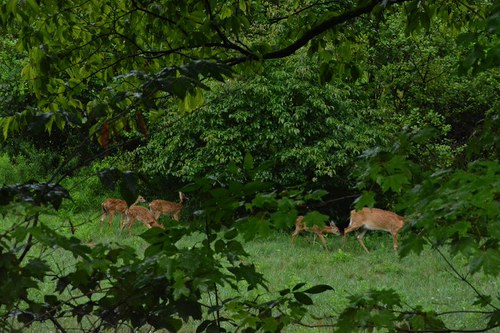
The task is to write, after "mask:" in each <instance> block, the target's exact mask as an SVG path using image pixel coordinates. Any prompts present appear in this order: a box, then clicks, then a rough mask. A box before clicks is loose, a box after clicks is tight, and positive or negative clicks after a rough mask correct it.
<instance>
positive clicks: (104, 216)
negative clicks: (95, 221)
mask: <svg viewBox="0 0 500 333" xmlns="http://www.w3.org/2000/svg"><path fill="white" fill-rule="evenodd" d="M107 215H108V213H106V211H105V210H104V208H103V209H102V215H101V225H102V223H103V222H104V220H105V219H106V216H107Z"/></svg>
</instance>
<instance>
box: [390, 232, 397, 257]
mask: <svg viewBox="0 0 500 333" xmlns="http://www.w3.org/2000/svg"><path fill="white" fill-rule="evenodd" d="M391 234H392V244H393V247H394V252H396V253H397V252H398V233H397V232H394V231H393V232H391Z"/></svg>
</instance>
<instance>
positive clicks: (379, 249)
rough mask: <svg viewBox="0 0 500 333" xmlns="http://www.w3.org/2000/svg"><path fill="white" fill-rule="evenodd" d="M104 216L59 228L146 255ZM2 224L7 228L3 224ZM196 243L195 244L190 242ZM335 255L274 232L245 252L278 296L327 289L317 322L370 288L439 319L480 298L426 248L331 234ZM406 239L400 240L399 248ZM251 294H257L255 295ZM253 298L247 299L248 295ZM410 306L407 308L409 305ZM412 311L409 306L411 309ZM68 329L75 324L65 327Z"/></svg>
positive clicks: (55, 258) (462, 318)
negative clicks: (305, 288) (417, 250)
mask: <svg viewBox="0 0 500 333" xmlns="http://www.w3.org/2000/svg"><path fill="white" fill-rule="evenodd" d="M99 218H100V211H99V209H96V210H95V211H92V212H85V213H78V214H74V213H71V212H69V211H68V212H67V213H66V215H65V214H64V213H63V214H62V221H69V220H71V222H72V224H73V225H75V227H76V234H75V236H76V237H78V238H80V239H82V241H83V242H84V243H87V244H96V243H102V242H117V243H120V244H124V245H129V246H133V247H135V248H137V249H139V251H143V250H144V249H145V248H146V246H147V244H146V243H145V242H144V241H143V240H142V239H141V238H140V237H138V235H139V234H140V233H141V232H142V231H144V230H145V229H144V226H143V225H142V224H141V223H136V224H135V225H134V227H133V235H132V236H129V235H128V233H127V232H126V231H125V232H123V233H120V231H119V227H118V226H119V218H118V217H115V220H114V224H113V226H112V227H111V228H109V227H108V225H107V223H106V222H105V223H104V224H103V225H102V226H101V225H100V223H99ZM48 219H49V220H48V221H47V218H45V220H43V219H42V221H45V222H48V223H49V224H51V225H63V227H60V228H59V230H58V231H59V232H61V233H64V234H68V235H69V227H68V223H61V219H60V217H49V218H48ZM4 225H5V224H4ZM193 238H197V239H193ZM198 240H199V237H196V236H193V237H192V238H188V239H186V240H183V243H184V245H185V246H190V245H192V244H194V243H195V242H196V241H198ZM327 242H328V245H329V247H330V249H331V252H326V251H325V250H324V249H323V247H322V246H321V243H319V242H316V243H314V244H313V243H312V242H311V240H310V238H304V237H297V239H296V241H295V244H292V243H291V241H290V234H288V233H284V232H276V233H273V234H272V235H271V236H269V237H267V238H260V239H257V240H254V241H251V242H248V243H247V244H246V245H245V249H246V250H247V251H248V253H249V254H250V257H249V258H248V259H247V260H249V261H251V262H252V263H254V264H255V265H256V267H257V270H258V271H259V272H261V273H263V274H264V276H265V278H266V280H267V281H268V285H269V289H270V292H271V295H270V296H273V295H272V294H273V293H276V292H278V291H279V290H281V289H283V288H286V287H292V286H294V285H295V284H297V283H299V282H307V283H308V284H309V285H316V284H329V285H331V286H332V287H334V291H328V292H325V293H322V294H319V295H313V300H314V302H315V304H314V306H313V307H312V308H311V314H312V315H314V316H319V317H329V316H334V317H335V316H336V314H338V312H340V311H341V310H342V309H343V307H345V306H346V305H347V304H348V300H347V297H348V296H349V295H354V294H359V293H365V292H366V291H368V290H369V289H370V288H377V289H383V288H386V289H387V288H392V289H394V290H395V291H396V292H397V293H399V294H400V295H401V296H402V298H403V302H404V303H405V304H408V305H412V306H414V305H421V306H423V308H424V309H432V310H435V311H436V312H444V311H453V310H471V309H473V307H472V306H471V304H472V303H473V299H474V298H475V294H474V292H473V290H472V289H471V288H469V287H468V286H467V285H466V284H465V283H464V282H463V281H461V280H460V279H458V278H457V277H456V276H455V275H454V274H453V273H452V272H451V270H450V268H449V267H448V266H447V265H446V263H445V261H444V260H443V259H442V258H441V257H440V256H439V254H438V253H436V252H435V251H433V250H431V249H426V250H425V251H424V252H423V253H422V254H421V255H419V256H417V255H410V256H408V257H406V258H403V259H400V258H399V257H398V256H397V255H395V254H394V252H393V250H392V239H391V237H390V236H389V235H388V234H386V233H373V232H372V233H368V234H367V235H366V237H365V243H366V246H367V247H368V249H370V250H371V252H370V253H369V254H366V253H365V252H364V250H363V249H362V248H361V247H360V246H359V244H358V243H357V242H356V240H355V236H354V235H351V236H350V237H349V238H348V241H347V248H346V252H343V251H341V250H340V249H341V247H342V239H341V237H335V236H332V235H329V237H328V238H327ZM403 242H404V237H402V238H401V243H403ZM43 256H44V257H45V258H46V259H47V260H49V261H51V262H52V264H53V265H54V267H58V269H60V270H61V271H68V270H71V269H72V263H73V259H72V257H71V256H70V255H69V254H68V253H66V252H63V251H61V250H53V249H44V252H43ZM453 263H454V265H456V267H457V268H459V269H460V271H461V272H465V271H466V267H465V262H464V261H463V260H461V259H460V258H459V257H457V258H454V259H453ZM469 279H470V281H471V282H472V283H473V284H474V285H475V286H476V287H477V288H478V290H479V291H481V292H482V293H484V294H490V295H493V296H497V295H498V291H499V290H500V288H499V287H500V280H499V279H498V278H491V277H486V276H484V275H483V274H476V275H474V276H472V277H469ZM52 288H53V285H51V283H50V282H47V285H46V286H45V287H44V288H42V289H41V290H40V291H33V293H32V295H33V296H34V297H40V298H42V297H43V294H44V293H45V292H47V293H51V292H52ZM220 292H221V296H222V298H225V297H231V296H234V295H235V294H236V293H235V291H233V290H230V289H228V288H222V289H221V290H220ZM252 295H253V294H252ZM249 296H250V295H249ZM405 307H406V306H405ZM406 308H407V309H409V307H406ZM442 319H444V320H445V321H446V322H447V323H449V324H450V325H451V326H452V327H453V328H456V329H466V328H468V329H470V328H480V327H482V326H483V325H484V324H483V323H484V319H482V318H481V317H480V316H478V315H473V314H471V315H463V314H460V315H448V316H446V317H443V318H442ZM305 323H307V324H310V325H317V324H331V323H332V322H331V321H329V320H324V321H321V322H318V321H317V320H315V319H313V318H312V317H308V318H306V320H305ZM68 325H71V324H68ZM41 326H42V327H40V326H37V327H36V328H35V329H34V330H33V332H35V331H40V330H42V331H43V330H47V329H48V330H52V329H53V326H52V325H51V324H50V323H47V324H41ZM195 327H196V323H191V324H188V325H187V326H186V328H185V329H184V330H183V331H182V332H192V331H194V329H195ZM331 330H332V329H331V328H325V329H319V328H315V329H313V330H311V329H306V328H304V327H302V326H300V325H293V326H290V327H288V328H287V329H286V332H311V331H314V332H331Z"/></svg>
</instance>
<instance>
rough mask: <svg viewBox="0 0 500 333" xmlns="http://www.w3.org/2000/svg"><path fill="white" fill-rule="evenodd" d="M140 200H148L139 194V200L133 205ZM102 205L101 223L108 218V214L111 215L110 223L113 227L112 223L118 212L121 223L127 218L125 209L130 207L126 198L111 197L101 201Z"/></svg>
mask: <svg viewBox="0 0 500 333" xmlns="http://www.w3.org/2000/svg"><path fill="white" fill-rule="evenodd" d="M138 202H146V200H144V198H143V197H142V196H140V195H139V196H138V197H137V200H136V201H135V202H134V203H133V204H132V205H136V204H137V203H138ZM101 207H102V216H101V225H102V223H103V222H104V220H105V219H106V216H108V215H109V221H108V224H109V226H110V227H111V224H113V218H114V217H115V214H116V213H118V214H120V225H122V224H123V222H124V219H125V211H126V210H127V208H128V205H127V202H126V201H125V200H121V199H113V198H109V199H106V200H104V201H103V202H102V203H101Z"/></svg>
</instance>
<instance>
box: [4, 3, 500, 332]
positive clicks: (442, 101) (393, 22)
mask: <svg viewBox="0 0 500 333" xmlns="http://www.w3.org/2000/svg"><path fill="white" fill-rule="evenodd" d="M0 3H1V8H0V13H1V14H0V18H1V19H0V22H1V29H0V32H1V35H0V45H1V48H0V66H1V71H0V95H1V97H2V98H1V99H0V128H1V129H2V135H3V140H4V141H3V142H2V143H1V147H2V150H1V153H0V183H1V184H2V188H1V190H0V214H1V215H2V217H3V219H4V220H5V221H4V222H3V223H2V227H1V229H0V230H1V231H0V249H1V251H0V279H1V280H2V281H3V282H2V285H1V287H0V294H2V295H4V296H3V297H2V299H1V300H0V323H1V326H2V330H5V331H16V330H17V331H24V330H26V329H28V328H29V327H33V326H34V327H35V328H34V330H36V329H37V326H36V325H41V324H44V325H52V326H51V327H52V328H53V329H57V330H59V331H61V332H66V331H70V330H71V328H74V327H78V330H81V331H89V332H90V331H92V332H94V331H95V332H97V331H100V330H106V329H110V328H113V329H122V330H125V331H126V330H127V329H130V330H133V329H142V330H147V329H148V328H154V329H162V328H163V329H167V330H169V331H179V330H182V329H184V330H185V331H190V330H198V331H205V330H206V331H210V332H221V331H242V332H253V331H266V332H275V331H282V330H287V329H288V330H290V329H291V328H290V327H293V326H294V325H295V326H297V325H298V324H299V326H300V327H301V328H303V329H306V330H307V327H310V328H311V329H318V328H319V327H326V329H332V330H339V331H362V330H367V331H370V330H373V329H378V330H381V331H405V332H448V331H463V332H466V331H475V332H477V331H488V330H494V329H498V327H499V326H500V311H499V306H500V304H499V294H498V290H497V291H496V292H495V289H494V288H493V292H485V291H482V290H481V288H480V287H478V286H477V285H476V284H475V283H476V282H477V281H484V279H486V281H488V283H487V284H489V285H490V286H498V273H499V267H500V256H499V254H498V253H499V238H500V233H499V230H500V218H499V217H500V209H499V204H498V198H499V188H500V184H499V179H500V178H499V166H498V151H499V135H498V134H499V133H498V129H499V128H500V126H499V125H500V124H499V122H500V119H499V113H498V109H499V104H500V101H499V96H500V94H499V93H500V82H499V78H500V72H499V68H498V64H500V39H499V38H498V35H499V32H500V2H499V1H472V0H470V1H468V0H462V1H451V0H450V1H414V0H413V1H410V0H407V1H404V0H399V1H387V0H384V1H374V0H372V1H367V0H360V1H351V0H350V1H347V0H346V1H325V2H317V1H303V2H298V1H286V2H277V1H244V0H240V1H225V2H219V1H196V0H191V1H183V2H181V3H177V2H176V1H125V0H108V1H99V2H98V1H65V2H52V3H43V2H39V1H33V0H26V1H6V0H4V1H1V2H0ZM34 18H36V19H34ZM180 190H181V191H183V192H185V193H186V194H187V195H188V197H190V200H189V202H188V204H186V207H185V209H184V211H183V215H182V223H180V224H173V223H171V221H170V220H162V221H163V222H164V223H167V222H168V223H167V224H168V227H167V228H166V230H165V231H162V230H159V229H151V230H148V231H146V232H144V233H141V235H140V238H139V237H137V236H135V237H136V238H137V240H131V239H133V238H127V237H125V236H124V235H118V234H114V233H113V232H112V231H111V234H110V235H111V236H110V237H111V238H98V237H97V238H96V237H95V236H94V235H93V234H96V233H100V234H102V233H106V232H108V233H109V232H110V231H109V230H108V231H104V230H106V229H103V228H102V227H101V228H100V229H98V228H99V222H98V219H99V215H100V203H101V202H102V201H103V200H104V199H105V198H106V197H121V198H124V199H125V200H127V202H129V203H132V202H133V201H134V200H135V198H136V197H137V195H139V194H140V195H143V196H144V197H146V198H148V200H152V199H155V198H163V199H169V200H175V199H176V197H177V192H178V191H180ZM362 206H377V207H380V208H384V209H389V210H392V211H396V212H398V213H399V214H401V215H404V216H405V217H407V218H408V221H409V222H408V223H407V225H406V228H405V230H404V231H403V232H402V233H401V238H402V239H401V249H400V251H399V256H400V257H401V258H402V259H401V260H403V259H404V258H406V257H409V256H414V257H413V258H419V257H422V256H428V255H430V256H434V255H436V256H437V257H438V258H441V260H442V262H444V263H445V264H446V265H448V269H449V270H450V272H451V273H452V275H453V276H455V278H458V279H459V280H460V281H461V282H462V283H463V286H464V288H468V289H470V290H472V293H473V295H474V296H472V297H470V299H468V300H467V301H468V303H467V304H468V305H470V307H465V308H464V307H463V306H462V307H461V308H456V309H453V310H449V311H448V312H450V313H454V314H457V313H459V314H463V315H470V314H475V315H477V318H476V319H475V320H474V321H471V322H470V321H465V322H461V323H460V324H459V325H460V327H456V326H454V325H456V324H457V323H456V322H453V321H448V320H446V319H443V315H444V314H443V313H439V312H438V311H437V310H436V309H433V308H432V307H430V308H429V307H428V306H427V307H422V306H420V305H419V304H417V303H411V300H412V297H410V298H408V297H407V295H404V294H403V295H402V294H401V292H396V291H395V290H394V289H384V288H377V286H373V288H367V289H365V290H363V291H361V292H360V293H356V294H355V295H351V296H350V297H349V298H348V302H347V303H345V304H344V303H343V304H342V307H341V308H337V309H336V310H335V311H330V313H327V314H324V315H322V317H321V318H318V315H317V314H316V313H315V314H314V315H311V314H312V313H313V312H314V305H315V304H314V302H313V299H312V298H311V295H314V294H320V295H318V296H315V299H317V298H323V297H326V296H324V295H327V294H328V293H331V292H334V291H333V290H332V289H333V288H335V287H336V285H335V284H339V282H336V283H331V282H330V281H331V280H329V279H326V280H325V281H316V282H314V283H316V284H311V283H310V281H302V280H300V281H295V282H296V283H294V284H293V285H282V286H281V287H280V286H273V287H272V288H271V289H274V290H278V292H277V293H274V294H272V293H269V292H268V291H269V289H270V288H269V284H270V283H271V282H269V279H268V276H269V275H268V274H270V272H271V271H272V268H271V269H269V272H260V271H259V269H258V265H256V264H255V260H257V259H256V258H252V254H251V253H249V252H252V251H254V250H255V248H252V246H255V244H258V242H259V241H262V240H266V242H269V243H273V244H274V243H276V244H281V245H277V246H278V248H273V247H272V248H271V251H274V252H279V251H281V250H283V251H285V248H290V247H291V246H290V244H288V242H282V241H280V240H282V239H283V233H285V234H287V233H289V232H290V231H291V228H292V226H293V223H294V221H295V218H296V216H297V215H299V214H307V219H306V222H307V223H308V224H310V225H312V224H322V223H325V222H326V221H328V220H334V221H335V222H337V224H338V225H339V227H340V228H341V229H343V228H344V227H345V226H346V224H347V222H348V216H349V212H350V210H351V209H353V208H354V207H357V208H359V207H362ZM138 229H139V226H136V228H135V229H134V231H135V234H138V233H139V231H138ZM385 237H387V235H381V236H380V239H378V241H377V242H374V243H373V244H372V247H377V244H378V243H380V242H382V240H385V239H386V238H385ZM123 239H126V240H123ZM256 242H257V243H256ZM335 242H337V241H335ZM186 244H188V245H186ZM337 245H338V244H337ZM273 246H274V245H273ZM248 249H250V250H248ZM278 250H279V251H278ZM351 250H354V248H351ZM387 250H388V249H381V251H384V252H387V253H385V254H383V255H381V254H380V253H378V254H376V255H375V257H372V258H375V260H374V261H373V262H371V265H377V262H378V261H383V262H384V265H391V266H390V267H396V266H398V265H401V263H402V262H403V261H395V262H393V261H392V260H393V259H388V258H392V257H389V255H390V256H393V253H389V252H391V251H387ZM48 252H50V256H49V255H48V254H47V253H48ZM286 253H290V252H286ZM300 253H302V252H300ZM291 255H292V256H293V253H292V254H291ZM316 255H319V254H318V252H312V253H309V252H306V253H303V254H302V256H304V257H306V259H305V262H309V261H313V260H312V257H307V256H316ZM361 255H362V254H361V252H356V254H355V255H354V256H351V255H350V254H349V253H347V252H343V251H338V252H336V253H334V254H332V255H330V256H328V257H322V258H325V259H323V260H330V259H326V258H334V260H336V262H334V263H337V264H339V265H341V263H342V262H344V261H346V262H347V263H348V265H350V266H353V267H358V266H356V257H357V256H361ZM363 256H364V254H363ZM432 258H434V257H432ZM281 260H282V261H286V260H287V257H286V256H285V257H283V258H282V259H281ZM372 260H373V259H372ZM384 260H390V261H389V262H390V264H387V262H386V261H384ZM61 261H65V262H66V263H68V265H65V267H64V268H61V266H60V263H61ZM429 261H432V262H434V261H433V260H429ZM412 263H415V262H412ZM392 265H395V266H392ZM306 269H310V268H306ZM358 269H360V268H359V267H358ZM396 270H397V271H398V272H400V271H399V269H396ZM350 274H352V272H351V273H350ZM478 276H479V277H480V278H479V279H476V278H477V277H478ZM484 277H486V278H484ZM346 278H347V277H346ZM406 278H407V276H406V275H405V274H403V273H401V272H400V274H399V276H398V278H397V280H402V281H404V280H405V279H406ZM421 278H422V279H424V278H426V277H425V275H422V277H421ZM478 283H479V282H478ZM429 287H431V286H429ZM226 289H233V291H234V292H233V293H229V294H226ZM242 290H249V291H251V292H249V293H248V295H246V296H245V294H244V293H243V294H242V293H241V291H242ZM431 294H432V291H431ZM207 299H209V300H210V301H211V302H212V303H211V305H209V306H208V305H207ZM402 299H404V300H405V301H404V302H403V301H402ZM456 301H457V300H451V301H450V302H451V303H453V302H456ZM460 301H462V300H460ZM329 306H330V305H326V308H328V307H329ZM325 321H326V322H327V323H326V324H325ZM305 322H307V323H308V324H307V325H306V324H304V323H305ZM47 323H49V324H47ZM300 324H302V325H300ZM54 327H55V328H54Z"/></svg>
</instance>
